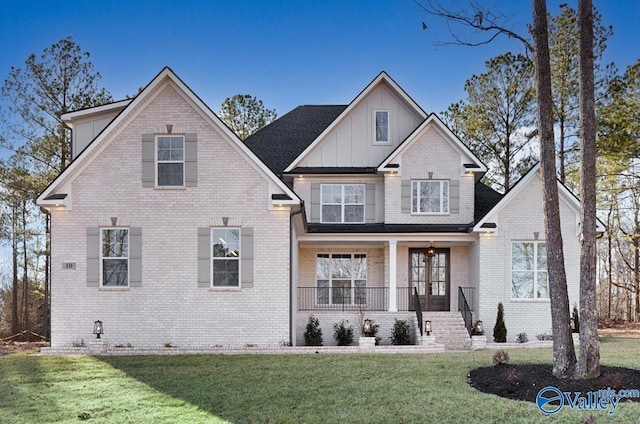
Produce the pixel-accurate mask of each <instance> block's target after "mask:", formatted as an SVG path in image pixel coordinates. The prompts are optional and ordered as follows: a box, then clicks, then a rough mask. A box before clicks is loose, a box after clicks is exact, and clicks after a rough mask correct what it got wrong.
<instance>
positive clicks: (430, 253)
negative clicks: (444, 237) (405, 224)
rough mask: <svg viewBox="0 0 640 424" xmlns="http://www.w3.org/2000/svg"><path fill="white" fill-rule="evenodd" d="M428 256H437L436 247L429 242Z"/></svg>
mask: <svg viewBox="0 0 640 424" xmlns="http://www.w3.org/2000/svg"><path fill="white" fill-rule="evenodd" d="M427 256H428V257H430V258H433V257H434V256H436V248H435V247H433V246H432V245H431V243H429V248H428V249H427Z"/></svg>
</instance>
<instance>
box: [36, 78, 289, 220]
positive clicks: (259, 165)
mask: <svg viewBox="0 0 640 424" xmlns="http://www.w3.org/2000/svg"><path fill="white" fill-rule="evenodd" d="M168 83H171V84H173V85H174V87H175V88H176V89H177V90H178V91H179V92H181V94H183V95H184V97H185V99H186V100H187V101H188V102H190V103H191V105H192V107H194V109H196V110H197V111H198V112H199V113H201V114H202V116H203V117H204V118H205V119H207V120H208V121H209V123H210V124H211V125H213V126H215V127H216V128H217V129H219V130H220V132H221V133H222V135H223V137H224V138H225V139H226V140H227V141H228V142H230V143H231V144H232V145H234V146H235V147H236V148H237V149H238V150H239V151H240V152H241V153H242V154H244V155H245V156H246V157H247V158H248V159H249V161H250V162H251V163H253V164H254V165H255V168H256V169H257V170H258V171H259V172H261V173H262V174H263V175H264V176H265V177H266V178H267V179H268V180H270V181H271V182H272V183H273V184H274V185H275V186H277V187H278V188H279V189H280V190H281V193H278V194H285V195H286V196H287V197H288V198H289V199H291V200H288V201H287V200H282V199H274V201H277V202H278V203H279V204H299V203H300V202H301V200H300V198H299V197H298V196H297V195H296V194H295V193H294V192H293V190H291V189H290V188H289V187H287V185H286V184H284V182H283V181H282V180H280V178H278V177H277V176H276V175H274V174H273V172H271V170H270V169H269V168H268V167H267V166H266V165H265V164H264V163H263V162H262V161H261V160H260V158H258V156H256V155H255V154H254V153H253V152H252V151H251V149H249V148H248V147H247V146H246V145H245V144H244V143H243V142H242V141H241V140H240V139H239V138H238V137H237V136H236V135H235V134H234V133H233V132H232V131H231V130H230V129H229V127H228V126H227V125H225V124H224V122H222V120H220V118H218V116H217V115H216V114H215V113H214V112H213V111H212V110H211V109H210V108H209V107H208V106H207V105H206V104H205V103H204V102H203V101H202V100H201V99H200V98H199V97H198V96H197V95H196V94H195V93H194V92H193V91H192V90H191V89H190V88H189V87H188V86H187V85H186V84H185V83H184V82H183V81H182V80H181V79H180V78H179V77H178V76H177V75H176V74H175V73H174V72H173V70H171V68H169V67H165V68H163V69H162V70H161V71H160V72H159V73H158V74H157V75H156V76H155V77H154V78H153V79H152V80H151V82H149V84H147V86H146V87H144V88H143V89H142V91H140V92H139V93H138V95H136V97H135V98H134V99H133V100H131V101H130V102H129V103H128V104H126V106H125V107H124V109H123V110H122V111H121V112H120V113H119V114H118V115H117V116H116V117H115V118H114V119H113V120H112V121H111V122H110V123H109V124H108V125H107V126H106V128H104V129H103V130H102V132H100V134H98V135H97V136H96V138H95V139H94V140H93V141H91V143H89V145H88V146H87V147H86V148H85V149H84V150H83V151H82V152H81V153H80V154H79V155H78V156H77V157H76V158H75V160H74V161H72V162H71V163H70V164H69V166H68V167H67V168H66V169H65V170H64V171H63V172H62V173H61V174H60V175H58V177H56V178H55V179H54V180H53V181H52V182H51V183H50V184H49V186H47V188H45V189H44V191H43V192H42V193H41V194H40V195H39V196H38V199H37V204H38V205H40V206H43V207H51V206H60V205H62V206H66V207H68V208H70V207H71V196H68V195H67V194H68V193H70V192H71V184H70V182H71V181H73V180H74V179H75V178H76V177H77V176H78V175H79V174H80V173H81V172H82V171H83V170H84V169H85V168H86V167H87V166H89V164H90V163H91V162H92V161H93V160H94V159H95V158H96V157H98V155H99V154H100V153H101V152H102V151H103V150H104V149H105V148H106V147H107V146H108V145H109V144H110V143H111V142H112V141H113V139H114V138H116V136H117V134H119V131H121V129H122V127H123V126H125V125H123V124H126V123H127V122H128V121H130V120H132V119H134V118H135V116H137V114H138V113H139V112H140V110H141V109H142V108H141V107H140V106H141V105H144V104H145V102H149V101H151V100H152V99H153V97H152V96H153V93H154V92H155V91H156V88H158V87H159V86H161V85H162V84H168ZM274 194H275V193H274ZM62 195H65V196H64V198H62Z"/></svg>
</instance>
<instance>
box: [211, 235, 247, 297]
mask: <svg viewBox="0 0 640 424" xmlns="http://www.w3.org/2000/svg"><path fill="white" fill-rule="evenodd" d="M211 240H212V243H213V246H212V251H211V256H212V257H211V260H212V262H213V264H212V265H213V266H212V269H213V279H212V280H211V281H212V285H213V287H240V229H239V228H213V229H212V230H211Z"/></svg>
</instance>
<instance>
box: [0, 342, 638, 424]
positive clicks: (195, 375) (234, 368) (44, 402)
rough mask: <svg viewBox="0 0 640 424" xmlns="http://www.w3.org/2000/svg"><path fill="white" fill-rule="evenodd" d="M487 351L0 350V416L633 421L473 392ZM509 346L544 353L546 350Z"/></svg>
mask: <svg viewBox="0 0 640 424" xmlns="http://www.w3.org/2000/svg"><path fill="white" fill-rule="evenodd" d="M493 352H494V351H493V350H484V351H476V352H470V353H446V354H437V355H383V354H378V355H366V354H362V355H339V354H324V353H323V354H315V355H314V354H311V355H240V356H217V355H197V356H130V357H115V356H114V357H91V356H66V357H48V356H40V355H28V354H16V355H9V356H5V357H0V423H16V424H17V423H29V424H33V423H78V422H81V421H83V420H86V422H89V423H150V422H153V423H223V422H232V423H261V422H273V423H302V422H313V423H316V422H327V423H357V422H362V423H396V422H403V423H412V422H415V423H430V422H433V423H446V422H452V423H480V422H500V423H502V422H510V423H511V422H545V423H548V422H567V423H580V422H582V421H583V420H586V419H588V418H589V417H593V419H594V420H595V421H593V422H597V423H600V422H602V423H604V422H606V423H615V422H621V423H633V422H636V423H640V404H638V403H635V402H634V403H622V404H621V405H619V406H618V409H617V411H616V412H615V414H614V415H607V414H606V412H602V411H591V412H590V413H589V412H579V411H571V410H569V409H568V408H564V409H562V410H561V411H560V412H559V413H558V414H556V415H554V416H552V417H546V416H544V415H543V414H542V413H541V412H540V411H538V409H537V407H536V406H535V405H534V404H533V403H528V402H519V401H512V400H507V399H503V398H499V397H496V396H493V395H486V394H483V393H480V392H478V391H476V390H474V389H473V388H471V387H469V385H468V384H467V381H466V378H467V373H468V371H469V370H470V369H472V368H475V367H478V366H486V365H491V361H492V355H493ZM509 355H510V357H511V362H512V363H516V362H517V363H539V362H548V363H550V362H551V350H550V349H512V350H510V351H509ZM639 355H640V340H638V339H623V338H604V339H602V344H601V357H602V363H603V365H604V364H606V365H611V366H623V367H629V368H638V367H639V365H638V359H637V358H638V357H639ZM560 389H562V388H561V387H560ZM636 389H640V387H638V388H636Z"/></svg>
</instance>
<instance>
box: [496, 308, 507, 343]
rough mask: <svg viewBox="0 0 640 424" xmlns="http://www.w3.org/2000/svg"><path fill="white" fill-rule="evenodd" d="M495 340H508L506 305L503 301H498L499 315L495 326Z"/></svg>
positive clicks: (500, 341) (503, 341)
mask: <svg viewBox="0 0 640 424" xmlns="http://www.w3.org/2000/svg"><path fill="white" fill-rule="evenodd" d="M493 341H494V342H496V343H506V342H507V327H506V326H505V325H504V306H502V302H500V303H498V317H497V318H496V325H495V326H494V327H493Z"/></svg>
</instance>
